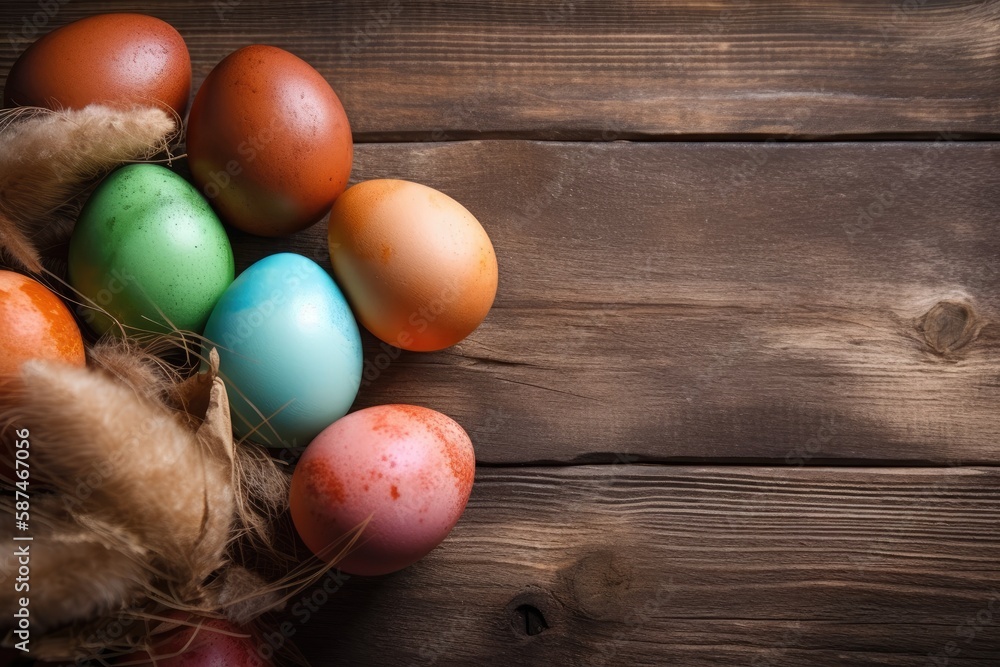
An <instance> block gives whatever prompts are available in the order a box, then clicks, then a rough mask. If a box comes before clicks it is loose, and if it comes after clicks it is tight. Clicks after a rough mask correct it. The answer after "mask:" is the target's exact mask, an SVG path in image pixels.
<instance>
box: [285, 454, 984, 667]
mask: <svg viewBox="0 0 1000 667" xmlns="http://www.w3.org/2000/svg"><path fill="white" fill-rule="evenodd" d="M998 483H1000V476H998V473H997V471H996V469H982V468H956V469H952V470H947V469H945V470H941V469H914V468H910V469H898V468H896V469H892V468H890V469H883V470H875V469H848V470H845V469H829V468H818V469H817V468H813V469H809V468H803V469H789V468H787V467H782V468H761V467H753V468H750V467H740V466H731V467H686V466H685V467H681V466H676V467H666V466H635V465H623V466H574V467H559V468H506V469H498V470H493V469H490V470H484V471H480V474H479V475H478V477H477V479H476V487H475V490H474V492H473V498H472V501H471V503H470V505H469V508H468V510H467V515H466V519H464V520H463V521H462V522H460V523H459V525H458V527H457V528H456V529H455V531H454V532H453V533H452V536H451V537H450V538H449V539H448V540H447V541H446V542H445V543H444V544H443V545H442V546H441V547H440V548H438V549H437V550H436V551H434V552H433V553H432V554H431V555H430V556H428V557H427V558H426V559H425V560H424V561H422V562H420V563H418V564H417V565H415V566H413V567H412V568H410V569H408V570H405V571H403V572H399V573H397V574H395V575H391V576H388V577H383V578H380V579H376V580H368V581H363V580H360V579H346V580H344V579H343V578H342V577H341V578H336V577H331V579H330V580H329V585H328V586H327V588H328V589H329V590H333V589H336V588H337V586H340V588H339V589H338V590H337V592H336V593H334V594H333V595H332V596H331V597H330V598H329V599H328V600H327V601H325V602H324V600H323V596H322V595H318V596H316V597H313V596H314V595H316V593H315V592H314V593H312V594H308V595H305V596H303V597H302V598H300V599H296V600H294V601H293V602H292V614H291V618H290V621H289V623H290V625H289V626H288V627H287V628H286V629H287V630H289V631H290V632H289V634H290V636H291V639H292V640H298V641H299V643H300V644H301V645H302V646H304V647H306V653H307V656H308V657H309V658H311V659H312V660H313V662H314V664H318V665H323V664H329V665H333V664H346V665H362V664H377V665H384V666H386V667H397V666H399V667H409V666H411V665H432V664H434V665H441V666H444V665H449V666H460V665H482V664H496V665H560V666H563V665H567V666H568V665H573V666H574V667H576V666H579V667H598V666H606V667H617V666H619V665H649V666H650V667H653V666H660V665H683V666H684V667H718V666H719V665H745V666H754V667H763V666H765V665H770V666H773V667H778V666H783V667H800V666H801V665H842V666H844V667H853V666H856V665H921V666H924V665H927V666H928V667H929V666H930V665H933V664H935V663H934V662H930V661H929V660H928V656H934V657H936V658H938V660H939V662H938V663H937V664H943V662H940V661H941V658H942V656H943V657H944V658H947V660H948V662H947V664H948V665H951V666H952V667H955V666H958V665H962V666H969V667H972V666H973V665H976V666H981V667H987V666H995V665H996V664H997V658H998V656H1000V632H998V630H997V627H996V623H997V622H998V621H1000V570H998V568H997V560H998V558H1000V534H998V533H997V525H998V522H1000V504H998V503H997V499H996V489H997V485H998ZM319 590H323V589H322V588H321V589H319ZM296 605H298V606H296ZM519 608H520V611H519ZM313 609H315V611H314V610H313ZM526 616H527V618H526ZM545 626H548V627H547V628H546V627H545ZM949 642H954V647H952V646H950V645H949ZM276 643H278V642H277V640H276ZM946 651H952V652H953V655H948V654H947V653H946Z"/></svg>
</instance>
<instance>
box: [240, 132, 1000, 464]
mask: <svg viewBox="0 0 1000 667" xmlns="http://www.w3.org/2000/svg"><path fill="white" fill-rule="evenodd" d="M746 165H751V167H752V168H751V167H747V166H746ZM734 168H735V169H739V170H744V171H743V172H741V173H744V174H745V177H742V178H739V179H736V180H734V179H733V176H732V170H733V169H734ZM353 176H354V178H355V179H357V180H364V179H370V178H377V177H388V176H392V177H401V178H407V179H412V180H417V181H419V182H422V183H426V184H428V185H430V186H433V187H436V188H439V189H441V190H442V191H444V192H446V193H448V194H450V195H452V196H453V197H455V198H456V199H458V200H459V201H460V202H462V203H463V204H465V205H466V206H467V207H468V208H469V209H470V210H471V211H472V212H473V213H474V214H475V215H476V216H477V217H478V218H479V219H480V220H481V221H482V223H483V225H484V226H485V227H486V229H487V231H488V232H489V233H490V235H491V237H492V239H493V242H494V245H495V247H496V250H497V254H498V257H499V262H500V289H499V293H498V296H497V300H496V303H495V306H494V309H493V310H492V312H491V313H490V315H489V317H488V318H487V319H486V321H485V322H484V324H483V325H482V326H481V327H480V328H479V329H478V330H477V331H476V332H475V333H474V334H473V335H472V336H470V337H469V338H468V339H466V340H465V341H464V342H462V343H460V344H459V345H457V346H456V347H454V348H451V349H449V350H446V351H443V352H440V353H433V354H418V353H401V352H399V351H398V350H395V349H393V348H388V347H384V348H383V347H380V346H379V345H377V344H376V341H374V339H372V338H370V337H368V338H366V341H367V347H366V350H365V358H366V379H365V381H364V383H363V384H364V386H363V387H362V390H361V394H360V396H359V399H358V403H357V405H358V406H368V405H373V404H379V403H386V402H404V403H418V404H422V405H427V406H429V407H434V408H436V409H438V410H442V411H444V412H446V413H448V414H450V415H452V416H453V417H455V418H456V419H457V420H458V421H459V422H460V423H461V424H462V425H463V426H465V428H466V429H467V430H468V431H469V433H470V434H471V435H472V438H473V441H474V442H475V443H476V446H477V454H478V457H479V460H480V462H483V463H526V462H552V461H559V462H576V463H580V462H588V461H623V460H625V461H628V460H656V461H663V460H684V461H703V460H717V461H718V460H723V461H731V462H753V461H776V462H782V463H788V464H792V465H802V464H818V463H824V462H841V463H850V462H858V461H862V462H864V461H867V462H880V463H884V462H891V461H913V462H938V463H941V462H959V461H964V462H972V463H975V462H997V461H998V460H1000V450H998V449H997V447H996V443H997V442H998V440H1000V422H998V421H997V419H996V407H997V405H998V401H1000V384H998V382H997V377H998V374H1000V328H998V322H1000V266H998V264H997V257H998V255H1000V236H998V234H997V233H996V225H997V209H996V205H997V201H998V197H1000V145H998V144H994V143H988V142H983V143H977V144H968V143H960V142H959V143H954V142H952V143H943V142H942V143H912V144H891V143H878V144H826V143H819V144H732V145H726V144H683V143H610V144H609V143H597V142H594V143H532V142H511V141H487V142H460V143H445V144H395V145H394V144H381V145H363V146H359V147H358V150H357V156H356V162H355V169H354V174H353ZM859 211H863V212H864V213H863V214H862V213H859ZM859 218H861V219H860V220H859ZM325 234H326V230H325V225H324V224H319V225H316V226H315V227H313V228H312V229H310V230H308V231H306V232H304V233H302V234H299V235H297V236H294V237H291V238H289V239H284V240H265V239H256V238H250V237H246V236H240V237H235V238H234V245H235V246H236V249H237V255H238V260H237V263H238V265H239V266H240V267H243V266H246V265H247V264H249V263H250V262H251V261H252V260H255V259H257V258H260V257H262V256H265V255H267V254H270V253H273V252H277V251H280V250H291V251H295V252H300V253H303V254H305V255H308V256H310V257H312V258H314V259H316V261H318V262H319V263H320V264H321V265H323V266H329V256H328V253H327V250H326V240H325ZM528 443H530V444H528Z"/></svg>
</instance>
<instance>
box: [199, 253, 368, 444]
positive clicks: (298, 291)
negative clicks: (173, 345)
mask: <svg viewBox="0 0 1000 667" xmlns="http://www.w3.org/2000/svg"><path fill="white" fill-rule="evenodd" d="M205 339H206V340H205V343H204V347H203V353H204V356H205V358H207V357H208V352H209V350H210V349H211V348H212V347H216V348H217V349H218V351H219V358H220V362H221V363H220V367H219V373H220V375H221V376H222V379H223V380H224V381H225V383H226V390H227V391H228V393H229V406H230V408H231V411H232V417H233V430H234V431H235V432H236V435H237V436H238V437H241V438H242V437H247V436H249V438H250V439H251V440H254V441H256V442H260V443H262V444H266V445H269V446H272V447H305V446H306V445H308V444H309V442H310V441H311V440H312V439H313V438H314V437H315V436H316V435H318V434H319V432H320V431H322V430H323V429H324V428H326V427H327V426H329V425H330V424H331V423H333V422H334V421H336V420H338V419H340V418H341V417H343V416H344V415H345V414H347V411H348V409H350V407H351V403H353V402H354V398H355V396H357V394H358V387H359V386H360V385H361V366H362V355H361V334H360V333H359V331H358V324H357V322H356V321H355V320H354V315H353V314H352V313H351V308H350V306H349V305H348V304H347V299H345V298H344V295H343V293H342V292H341V291H340V288H339V287H337V284H336V283H335V282H334V281H333V279H332V278H331V277H330V276H329V274H327V272H326V271H324V270H323V269H322V268H321V267H320V266H319V265H318V264H316V262H314V261H312V260H311V259H308V258H306V257H303V256H302V255H296V254H293V253H282V254H279V255H272V256H270V257H265V258H264V259H262V260H260V261H259V262H257V263H256V264H254V265H253V266H251V267H250V268H248V269H247V270H246V271H244V272H243V273H242V274H240V276H239V277H238V278H237V279H236V280H235V281H234V282H233V284H232V285H230V286H229V288H228V289H226V291H225V292H224V293H223V295H222V298H221V299H219V301H218V303H217V304H216V306H215V309H214V310H213V311H212V314H211V316H210V317H209V318H208V324H207V325H205Z"/></svg>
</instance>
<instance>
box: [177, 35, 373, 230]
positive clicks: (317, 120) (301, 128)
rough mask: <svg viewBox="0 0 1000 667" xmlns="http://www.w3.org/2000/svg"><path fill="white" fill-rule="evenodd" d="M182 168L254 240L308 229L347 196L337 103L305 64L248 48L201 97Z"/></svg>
mask: <svg viewBox="0 0 1000 667" xmlns="http://www.w3.org/2000/svg"><path fill="white" fill-rule="evenodd" d="M187 149H188V162H189V163H190V164H191V173H192V175H193V176H194V179H195V181H196V182H197V184H198V187H199V188H200V189H201V191H202V194H204V195H205V197H206V198H208V199H209V201H211V202H212V206H214V207H215V210H216V211H217V212H218V213H219V217H221V218H222V219H223V220H224V221H225V222H228V223H229V224H230V225H232V226H233V227H236V228H237V229H241V230H243V231H244V232H249V233H250V234H257V235H258V236H283V235H286V234H291V233H293V232H297V231H300V230H302V229H305V228H306V227H308V226H309V225H312V224H313V223H315V222H318V221H319V220H320V218H322V217H323V216H324V215H326V214H327V213H328V212H329V211H330V207H331V206H333V200H334V199H336V198H337V196H338V195H339V194H340V193H341V192H343V191H344V188H346V187H347V180H348V178H350V175H351V160H352V159H353V155H354V144H353V140H352V138H351V127H350V125H349V124H348V122H347V114H346V113H344V107H343V106H342V105H341V103H340V98H338V97H337V94H336V93H335V92H334V91H333V88H331V87H330V84H329V83H327V82H326V79H324V78H323V75H322V74H320V73H319V72H317V71H316V70H315V69H313V68H312V67H311V66H310V65H309V64H308V63H306V62H305V61H304V60H301V59H300V58H298V57H296V56H294V55H292V54H291V53H289V52H288V51H284V50H282V49H279V48H277V47H274V46H265V45H262V44H254V45H252V46H246V47H244V48H242V49H240V50H238V51H235V52H234V53H231V54H229V55H228V56H226V58H225V59H224V60H223V61H222V62H221V63H219V64H218V65H216V67H215V69H213V70H212V72H211V73H210V74H209V75H208V77H207V78H206V79H205V82H204V83H203V84H202V85H201V88H199V89H198V94H197V95H196V96H195V99H194V104H192V105H191V114H190V118H189V119H188V130H187Z"/></svg>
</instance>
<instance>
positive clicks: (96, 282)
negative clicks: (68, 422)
mask: <svg viewBox="0 0 1000 667" xmlns="http://www.w3.org/2000/svg"><path fill="white" fill-rule="evenodd" d="M234 270H235V267H234V262H233V248H232V246H231V245H230V244H229V237H228V236H226V230H225V228H223V226H222V222H220V221H219V218H218V216H216V215H215V213H214V212H213V211H212V207H211V206H209V204H208V202H207V201H206V200H205V198H204V197H202V196H201V194H200V193H199V192H198V191H197V190H196V189H195V188H194V186H192V185H191V184H190V183H188V182H187V181H186V180H184V179H183V178H181V177H180V176H178V175H177V174H175V173H174V172H172V171H170V170H169V169H167V168H166V167H161V166H160V165H156V164H133V165H129V166H126V167H122V168H121V169H118V170H117V171H115V172H113V173H112V174H110V175H109V176H108V177H107V178H105V179H104V181H103V182H102V183H101V184H100V185H99V186H98V187H97V189H96V190H95V191H94V193H93V195H91V197H90V200H89V201H88V202H87V204H86V206H84V208H83V211H82V212H81V213H80V219H79V220H78V221H77V223H76V228H75V229H74V230H73V237H72V239H71V240H70V245H69V281H70V284H71V285H73V287H74V288H76V289H77V290H78V291H79V292H80V293H81V294H82V295H83V297H85V298H86V299H89V300H90V303H88V304H86V305H95V304H96V306H99V307H100V308H85V309H83V310H82V311H81V312H82V316H83V319H84V320H86V321H87V322H88V323H89V324H90V326H91V328H93V329H94V331H96V332H97V333H101V334H103V333H105V332H107V331H118V327H116V326H114V321H113V320H112V319H111V317H114V318H115V319H117V320H118V321H119V322H121V323H122V324H123V325H124V326H125V329H126V331H127V332H128V333H130V334H133V335H141V334H142V333H143V332H155V333H164V332H169V331H173V330H175V329H179V330H182V331H194V332H198V333H200V332H201V331H202V329H203V328H204V327H205V322H206V321H207V320H208V316H209V315H210V314H211V313H212V308H213V307H214V306H215V302H216V301H218V300H219V297H220V296H222V293H223V292H224V291H225V290H226V287H228V286H229V284H230V283H232V282H233V278H234ZM100 309H103V310H105V311H107V313H109V314H110V315H111V317H108V316H107V315H105V314H104V313H103V312H101V310H100Z"/></svg>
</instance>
